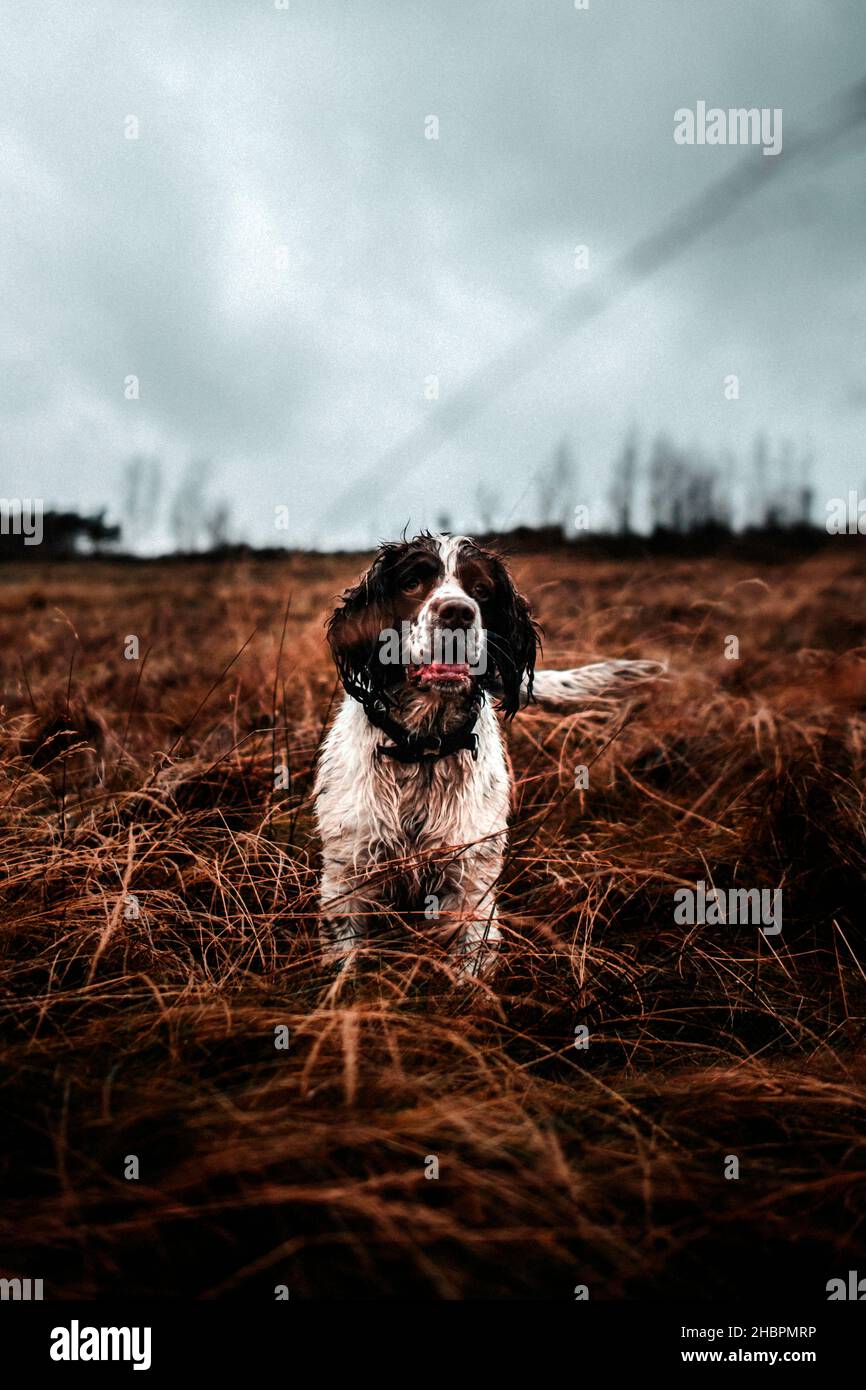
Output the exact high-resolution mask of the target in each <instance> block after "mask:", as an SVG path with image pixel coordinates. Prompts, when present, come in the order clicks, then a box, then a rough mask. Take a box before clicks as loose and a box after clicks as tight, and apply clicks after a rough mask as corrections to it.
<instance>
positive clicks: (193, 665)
mask: <svg viewBox="0 0 866 1390" xmlns="http://www.w3.org/2000/svg"><path fill="white" fill-rule="evenodd" d="M515 568H516V570H517V572H518V574H519V577H520V579H521V581H522V583H523V584H524V586H525V588H526V589H527V591H528V592H530V593H531V594H532V595H533V597H534V600H535V602H536V606H537V608H538V610H539V613H540V616H541V619H542V621H543V623H544V625H545V628H546V633H547V638H546V651H545V661H544V664H548V665H552V666H557V665H560V666H564V665H571V664H575V663H577V662H580V661H584V660H593V659H596V658H598V657H600V656H610V655H626V654H632V655H640V656H646V657H664V658H666V659H668V660H669V661H670V663H671V668H672V674H671V678H670V680H669V682H668V683H667V684H666V685H665V686H664V687H662V688H661V689H659V690H658V691H656V692H655V693H654V694H653V695H652V697H651V698H650V699H649V700H648V701H647V702H646V703H644V704H643V705H642V706H641V707H639V708H633V709H622V710H620V711H618V712H617V714H616V716H615V717H614V718H613V720H607V721H600V720H595V721H593V720H589V719H580V718H576V717H569V718H559V717H554V716H552V715H550V714H545V713H542V712H540V711H535V712H533V713H532V714H529V715H524V716H521V717H519V718H518V719H517V720H516V721H515V724H514V726H513V729H512V732H511V735H510V742H511V750H512V756H513V761H514V766H515V771H516V775H517V778H518V797H517V807H516V811H515V816H514V828H513V835H512V851H511V855H510V860H509V864H508V870H507V875H506V879H505V882H504V885H503V892H502V900H503V905H504V908H505V912H504V917H505V926H506V935H507V945H506V954H505V956H504V959H503V965H502V968H501V972H500V974H499V975H498V976H497V978H496V981H495V988H494V989H492V990H490V991H485V990H483V989H482V990H477V991H470V992H468V993H467V992H466V991H465V990H464V991H462V992H461V991H455V990H454V989H453V988H451V987H450V985H449V982H448V978H447V975H446V973H445V972H444V971H443V970H442V968H441V963H440V962H439V961H437V959H436V958H435V957H429V958H428V957H421V958H419V957H418V956H416V955H415V954H414V953H409V952H406V951H405V950H401V949H400V943H399V942H396V943H395V942H393V941H389V942H387V943H385V944H384V946H383V952H382V955H381V959H380V966H379V969H378V970H377V971H374V972H370V973H368V974H366V975H365V976H364V977H363V979H362V980H361V981H360V983H359V984H357V985H356V986H355V987H354V988H353V990H352V991H350V992H349V993H346V994H344V995H342V996H340V997H335V996H334V994H333V991H331V990H329V988H328V984H327V981H325V980H323V977H322V976H321V974H320V973H319V970H318V966H317V961H316V947H315V930H316V923H315V902H314V893H315V877H316V853H317V849H316V843H315V840H314V836H313V828H312V821H311V814H310V803H309V789H310V780H311V770H312V766H313V762H314V757H315V751H316V747H317V745H318V742H319V739H320V737H321V732H322V728H323V725H324V722H325V720H326V717H327V711H328V708H329V703H330V701H331V698H332V695H333V679H332V674H331V671H330V669H329V667H328V664H327V660H326V655H325V650H324V644H323V641H322V621H323V618H324V616H325V614H326V613H327V611H328V609H329V605H330V603H331V600H332V597H333V595H334V593H335V592H336V591H337V590H339V589H340V588H341V587H342V586H343V585H344V584H345V583H346V582H348V581H349V580H350V579H351V578H353V577H354V575H355V574H356V573H357V572H358V570H359V569H360V562H352V561H351V560H346V559H337V558H334V559H329V558H319V559H310V558H305V557H292V558H290V559H287V560H286V561H284V562H276V561H269V562H265V561H263V560H258V561H257V560H249V561H232V562H230V563H229V562H226V563H225V564H223V565H217V564H214V563H210V562H202V563H199V564H194V565H190V564H187V565H166V566H163V567H162V568H159V567H157V566H154V565H149V566H143V565H121V564H109V563H104V564H98V565H95V564H94V565H85V564H80V565H66V566H58V567H56V568H54V569H49V568H48V567H45V568H37V567H35V566H31V567H28V568H27V569H26V570H14V569H11V568H9V569H6V570H4V571H3V572H2V573H0V637H2V647H3V651H4V654H5V657H4V672H5V679H4V692H3V701H4V706H5V708H4V717H3V723H2V766H3V783H2V786H0V803H2V835H3V854H2V864H3V881H2V899H0V902H2V906H0V928H2V934H0V941H2V962H0V991H2V1006H3V1013H4V1016H5V1029H4V1037H5V1042H4V1045H3V1056H2V1082H0V1085H2V1092H3V1096H2V1108H3V1116H4V1135H5V1144H4V1148H5V1157H4V1159H3V1195H4V1200H3V1203H2V1207H0V1264H2V1266H3V1267H4V1268H5V1271H6V1272H7V1273H18V1274H21V1275H25V1276H26V1275H29V1276H31V1277H42V1278H44V1279H45V1282H46V1296H51V1297H57V1296H61V1295H65V1296H71V1297H94V1296H98V1295H102V1294H107V1293H110V1294H113V1295H119V1296H135V1295H146V1294H153V1295H157V1296H198V1297H201V1296H221V1295H224V1294H225V1295H229V1294H230V1295H241V1296H246V1297H259V1298H272V1297H273V1290H274V1286H275V1285H276V1284H286V1285H288V1286H289V1288H290V1290H291V1293H292V1296H301V1297H303V1296H329V1295H336V1296H340V1295H351V1296H362V1297H363V1296H370V1297H375V1296H405V1295H421V1296H433V1297H461V1296H479V1297H511V1296H519V1295H526V1296H534V1295H544V1296H554V1297H564V1298H569V1297H571V1296H572V1295H571V1290H572V1289H573V1287H574V1285H576V1284H578V1283H585V1284H588V1285H589V1287H590V1292H591V1296H592V1297H594V1298H599V1297H611V1296H621V1295H625V1296H630V1297H655V1298H664V1297H672V1296H676V1295H683V1294H686V1295H689V1296H695V1297H705V1298H712V1297H715V1296H723V1295H728V1296H734V1297H739V1296H747V1295H749V1294H753V1293H756V1292H759V1293H762V1294H764V1295H767V1296H770V1295H772V1296H779V1295H782V1294H790V1293H795V1294H800V1295H805V1296H808V1297H818V1298H820V1297H823V1296H824V1293H823V1290H824V1285H825V1283H826V1281H827V1279H829V1278H830V1277H833V1276H834V1275H836V1274H840V1273H843V1272H844V1271H846V1270H847V1269H848V1268H849V1267H856V1262H857V1259H858V1258H860V1259H861V1262H862V1256H863V1219H864V1215H866V1182H864V1167H866V1165H864V1117H866V1072H864V1065H863V1060H862V1047H861V1042H862V1036H863V1025H864V1014H866V1008H864V1004H866V978H864V969H863V962H864V959H866V951H864V917H863V883H864V874H863V867H864V836H863V831H864V793H863V763H864V748H866V719H864V708H866V663H864V653H863V646H864V631H866V604H864V573H866V562H864V557H863V555H862V553H860V552H859V551H858V550H856V549H855V548H854V547H853V546H850V545H846V544H845V542H844V541H843V542H840V548H839V549H838V550H834V551H833V552H832V553H829V552H828V553H826V554H824V555H823V556H819V557H815V558H812V559H809V560H804V561H802V562H789V563H786V564H785V565H784V566H778V567H773V566H766V567H754V566H753V567H751V568H747V567H746V566H744V565H740V564H737V563H733V562H730V561H725V562H718V561H714V560H709V559H708V560H701V561H696V562H695V561H689V562H687V563H679V562H677V561H670V560H667V561H665V560H660V559H654V560H646V561H637V560H636V561H634V562H632V563H619V564H616V565H614V564H612V563H603V562H597V563H591V562H588V561H582V562H579V561H576V560H575V559H574V558H573V557H570V556H569V555H568V554H567V553H559V554H555V555H551V556H527V557H522V558H521V559H520V560H519V561H518V562H516V564H515ZM289 597H290V598H291V606H290V610H289V613H288V618H287V620H286V621H285V634H284V638H283V627H284V619H285V610H286V602H287V599H289ZM129 634H136V635H137V636H138V637H139V639H140V643H141V654H142V657H145V654H146V659H145V660H143V661H139V662H134V661H126V660H124V657H123V649H124V641H125V638H126V637H127V635H129ZM253 634H255V635H253ZM728 634H736V635H737V636H738V637H739V641H740V660H739V661H738V662H732V661H726V660H724V658H723V655H722V653H723V644H724V638H725V636H727V635H728ZM248 639H249V640H248ZM281 640H282V653H281V650H280V649H281ZM245 643H246V644H247V645H244V644H245ZM241 648H243V650H242V651H241ZM16 652H17V653H20V655H21V664H20V666H19V665H17V664H16V661H15V659H14V657H13V653H16ZM239 652H240V655H238V653H239ZM233 658H236V659H234V660H233ZM69 730H72V733H71V734H70V732H69ZM76 731H77V732H76ZM89 750H92V751H89ZM286 758H288V760H289V762H290V765H291V769H292V786H291V789H290V791H289V792H288V793H286V792H274V791H273V779H272V766H273V764H274V762H277V763H279V762H282V761H285V760H286ZM100 763H102V764H103V765H104V777H103V778H102V779H101V780H100V777H99V771H100ZM579 763H585V764H590V765H591V772H590V789H589V791H588V792H586V793H582V792H580V791H576V790H574V769H575V766H576V765H577V764H579ZM699 878H703V879H705V880H707V881H708V882H713V883H715V884H716V885H718V886H720V887H728V886H732V885H738V886H745V887H750V886H758V887H760V886H763V887H777V886H779V885H781V886H782V887H783V890H784V930H783V933H782V935H781V936H778V937H766V938H765V937H763V936H762V935H761V933H760V932H758V931H757V930H756V929H755V928H753V927H733V926H727V927H724V926H722V927H708V926H703V927H694V928H683V927H678V926H676V925H675V924H674V922H673V906H672V898H673V892H674V890H675V889H676V888H677V887H678V886H683V885H689V884H692V885H693V884H694V883H695V881H696V880H697V879H699ZM129 895H134V896H135V898H136V900H137V902H138V904H139V909H140V911H139V915H138V917H129V916H128V915H127V913H128V911H129V910H130V909H129V902H130V898H129ZM280 1024H285V1025H287V1026H288V1028H289V1029H290V1034H291V1045H290V1048H289V1050H288V1052H286V1051H280V1050H277V1049H276V1047H275V1043H274V1029H275V1027H276V1026H277V1025H280ZM580 1024H585V1025H586V1026H587V1027H588V1028H589V1030H590V1042H589V1046H588V1048H587V1049H586V1050H576V1049H575V1047H574V1036H575V1028H576V1026H578V1025H580ZM131 1154H135V1155H137V1156H138V1158H139V1161H140V1179H139V1180H138V1181H127V1180H126V1179H125V1177H124V1164H125V1160H126V1156H127V1155H131ZM728 1154H735V1155H737V1156H738V1157H739V1160H740V1171H741V1176H740V1178H739V1180H738V1181H726V1180H725V1178H724V1176H723V1167H724V1158H725V1155H728ZM428 1155H433V1156H436V1157H437V1158H438V1160H439V1164H440V1177H439V1180H438V1181H431V1180H428V1179H426V1178H425V1176H424V1168H425V1162H424V1161H425V1158H426V1157H427V1156H428Z"/></svg>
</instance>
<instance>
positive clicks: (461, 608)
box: [435, 598, 475, 632]
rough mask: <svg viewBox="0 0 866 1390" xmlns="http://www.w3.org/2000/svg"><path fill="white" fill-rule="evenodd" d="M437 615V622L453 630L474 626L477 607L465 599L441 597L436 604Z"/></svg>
mask: <svg viewBox="0 0 866 1390" xmlns="http://www.w3.org/2000/svg"><path fill="white" fill-rule="evenodd" d="M435 617H436V621H437V623H441V624H442V626H443V627H445V628H449V629H450V630H451V631H452V632H453V631H457V630H458V629H459V628H466V627H471V626H472V624H473V623H474V622H475V609H474V608H473V606H472V604H471V603H467V602H466V600H465V599H459V598H446V599H440V600H439V602H438V603H437V605H436V613H435Z"/></svg>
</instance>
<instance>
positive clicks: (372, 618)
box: [326, 548, 392, 699]
mask: <svg viewBox="0 0 866 1390" xmlns="http://www.w3.org/2000/svg"><path fill="white" fill-rule="evenodd" d="M388 610H389V602H388V591H387V586H386V583H385V552H384V548H383V550H381V551H380V552H379V554H378V555H377V556H376V559H375V560H374V561H373V563H372V565H371V566H370V568H369V569H368V571H367V573H366V574H365V575H364V577H363V579H362V580H361V581H360V583H358V584H356V585H355V587H354V588H351V589H347V590H346V591H345V593H344V594H343V597H342V601H341V603H340V604H339V605H338V607H337V608H335V609H334V612H333V613H332V614H331V617H330V618H329V619H328V623H327V627H326V633H327V638H328V645H329V647H330V648H331V655H332V656H333V658H334V664H335V666H336V668H337V671H338V673H339V676H340V679H341V681H342V682H343V685H344V686H345V688H346V690H348V692H349V694H350V695H354V696H355V698H356V699H357V698H358V694H357V692H358V688H359V687H360V688H361V689H362V690H364V691H369V692H375V691H376V690H377V689H378V688H379V687H380V686H381V684H382V679H381V665H380V662H379V651H380V646H379V643H380V635H381V633H382V632H383V630H384V629H386V628H389V627H391V626H392V621H391V618H390V617H389V612H388Z"/></svg>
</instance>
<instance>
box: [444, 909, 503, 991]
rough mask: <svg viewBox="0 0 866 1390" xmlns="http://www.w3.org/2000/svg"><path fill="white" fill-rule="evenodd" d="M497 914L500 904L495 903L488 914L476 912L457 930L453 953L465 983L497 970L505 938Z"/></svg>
mask: <svg viewBox="0 0 866 1390" xmlns="http://www.w3.org/2000/svg"><path fill="white" fill-rule="evenodd" d="M496 918H497V911H496V905H495V904H491V906H490V908H489V909H488V911H487V914H486V915H484V913H483V912H482V913H475V914H472V915H471V917H470V920H469V921H466V922H464V923H463V924H462V925H461V927H460V929H459V931H458V932H457V936H456V938H455V941H454V945H453V946H452V948H451V954H452V956H453V958H454V961H455V964H456V969H457V978H458V979H459V980H460V982H461V983H463V984H468V983H469V982H470V981H472V980H482V979H485V978H486V977H488V976H490V975H492V974H493V971H494V968H495V966H496V960H497V957H498V954H499V943H500V941H501V940H502V932H501V931H500V930H499V927H498V925H497V921H496Z"/></svg>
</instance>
